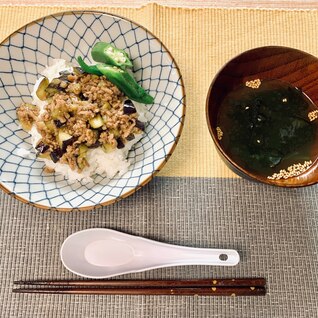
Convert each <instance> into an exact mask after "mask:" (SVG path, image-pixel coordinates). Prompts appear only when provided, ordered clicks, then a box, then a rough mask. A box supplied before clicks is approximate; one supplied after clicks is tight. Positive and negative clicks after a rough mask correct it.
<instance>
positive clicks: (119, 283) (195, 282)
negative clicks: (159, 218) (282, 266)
mask: <svg viewBox="0 0 318 318" xmlns="http://www.w3.org/2000/svg"><path fill="white" fill-rule="evenodd" d="M14 284H16V285H42V286H43V285H45V286H69V287H76V286H103V287H131V288H133V287H144V288H146V287H168V288H170V287H220V286H224V287H226V286H227V287H230V286H234V287H256V286H260V287H263V286H265V284H266V280H265V278H225V279H219V278H211V279H190V280H34V281H15V282H14Z"/></svg>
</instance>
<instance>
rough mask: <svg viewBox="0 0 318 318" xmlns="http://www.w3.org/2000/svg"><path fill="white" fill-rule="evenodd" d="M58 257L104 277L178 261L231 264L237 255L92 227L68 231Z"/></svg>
mask: <svg viewBox="0 0 318 318" xmlns="http://www.w3.org/2000/svg"><path fill="white" fill-rule="evenodd" d="M61 259H62V262H63V265H64V266H65V267H66V268H67V269H68V270H69V271H71V272H73V273H74V274H77V275H80V276H83V277H88V278H107V277H112V276H116V275H121V274H127V273H134V272H142V271H146V270H150V269H154V268H160V267H169V266H178V265H220V266H234V265H236V264H238V262H239V261H240V256H239V254H238V253H237V252H236V251H235V250H227V249H224V250H222V249H210V248H193V247H184V246H177V245H171V244H165V243H160V242H156V241H153V240H149V239H145V238H142V237H138V236H133V235H129V234H125V233H121V232H117V231H114V230H109V229H100V228H94V229H88V230H84V231H79V232H76V233H74V234H72V235H70V236H69V237H68V238H67V239H66V240H65V241H64V243H63V245H62V247H61Z"/></svg>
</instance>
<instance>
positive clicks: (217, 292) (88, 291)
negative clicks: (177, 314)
mask: <svg viewBox="0 0 318 318" xmlns="http://www.w3.org/2000/svg"><path fill="white" fill-rule="evenodd" d="M13 292H15V293H36V294H82V295H184V296H195V295H198V296H263V295H265V294H266V289H265V287H210V288H207V287H190V288H159V287H158V288H26V289H24V288H19V289H13Z"/></svg>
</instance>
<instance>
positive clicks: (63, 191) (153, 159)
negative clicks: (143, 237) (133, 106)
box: [0, 11, 185, 211]
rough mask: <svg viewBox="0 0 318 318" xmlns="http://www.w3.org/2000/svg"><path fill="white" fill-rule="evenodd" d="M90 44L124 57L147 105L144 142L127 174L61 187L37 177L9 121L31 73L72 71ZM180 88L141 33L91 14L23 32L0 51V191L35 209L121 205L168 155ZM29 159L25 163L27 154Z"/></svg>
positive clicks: (25, 144) (27, 143)
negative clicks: (61, 67) (106, 45)
mask: <svg viewBox="0 0 318 318" xmlns="http://www.w3.org/2000/svg"><path fill="white" fill-rule="evenodd" d="M97 41H105V42H112V43H113V44H114V45H115V46H117V47H119V48H122V49H125V50H126V51H127V52H128V53H129V54H130V56H131V58H132V60H133V63H134V76H135V78H136V79H137V81H138V82H139V83H140V84H141V85H142V86H143V87H144V88H146V89H147V90H149V92H150V94H151V95H152V96H154V97H155V103H154V104H153V105H149V106H147V107H148V109H149V111H150V114H151V119H150V121H149V123H148V125H147V127H146V134H145V135H144V137H143V138H142V139H141V140H140V141H139V142H138V143H137V144H136V145H135V147H134V148H133V149H132V150H131V151H130V152H129V156H128V158H129V160H130V161H131V163H132V164H131V166H130V168H129V170H128V172H127V173H125V174H124V175H123V176H121V177H115V178H113V179H112V180H111V181H109V180H106V179H105V178H103V177H102V176H96V177H95V180H94V181H95V182H94V183H90V184H85V183H81V182H77V183H73V184H71V183H69V182H68V181H67V180H65V179H64V177H63V176H62V175H58V174H45V173H43V167H44V164H43V163H42V162H40V161H38V160H36V155H35V151H34V150H33V149H32V145H31V140H30V136H29V134H28V133H26V132H25V131H23V130H22V128H21V127H20V125H19V122H18V120H17V116H16V107H17V106H19V105H20V104H21V102H23V101H24V102H31V96H30V93H31V91H32V89H33V85H34V83H35V81H36V80H37V78H38V77H39V73H40V72H41V71H42V70H43V69H44V68H45V67H46V65H49V64H50V63H51V61H52V59H56V58H62V59H65V60H68V61H71V62H74V63H75V58H76V57H77V56H83V57H85V59H86V60H88V61H90V62H93V61H92V60H91V58H90V55H89V52H90V49H91V48H92V46H93V45H94V43H95V42H97ZM184 99H185V95H184V86H183V81H182V77H181V74H180V72H179V69H178V67H177V65H176V63H175V62H174V59H173V57H172V56H171V54H170V53H169V52H168V51H167V49H166V48H165V46H164V45H163V44H162V43H161V42H160V40H159V39H157V38H156V37H155V36H154V35H153V34H151V33H150V32H149V31H147V30H146V29H145V28H143V27H142V26H140V25H138V24H135V23H134V22H132V21H129V20H127V19H124V18H122V17H118V16H114V15H111V14H107V13H104V12H97V11H72V12H63V13H58V14H54V15H50V16H47V17H44V18H41V19H39V20H36V21H34V22H32V23H29V24H27V25H26V26H24V27H22V28H21V29H19V30H18V31H16V32H14V33H13V34H11V35H10V36H9V37H8V38H6V39H5V40H4V41H3V42H2V43H1V45H0V188H2V189H3V190H4V191H5V192H7V193H9V194H12V195H13V196H15V197H16V198H17V199H19V200H21V201H23V202H27V203H31V204H33V205H35V206H37V207H41V208H46V209H48V208H52V209H56V210H61V211H70V210H74V209H81V210H88V209H92V208H94V207H98V206H102V205H107V204H111V203H114V202H116V201H118V200H119V199H121V198H124V197H126V196H128V195H130V194H132V193H134V192H135V191H136V190H138V189H139V188H140V187H142V186H143V185H145V184H146V183H147V182H149V181H150V180H151V179H152V177H153V176H154V174H155V173H156V172H157V171H159V170H160V169H161V168H162V166H163V165H164V163H165V162H166V161H167V159H168V158H169V157H170V155H171V154H172V152H173V150H174V148H175V145H176V143H177V141H178V139H179V137H180V134H181V131H182V127H183V121H184V114H185V103H184V102H185V101H184ZM28 152H29V153H30V154H29V155H26V154H27V153H28Z"/></svg>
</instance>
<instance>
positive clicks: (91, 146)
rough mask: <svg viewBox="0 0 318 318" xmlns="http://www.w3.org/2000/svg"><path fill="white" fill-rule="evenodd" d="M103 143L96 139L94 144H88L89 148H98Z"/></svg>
mask: <svg viewBox="0 0 318 318" xmlns="http://www.w3.org/2000/svg"><path fill="white" fill-rule="evenodd" d="M101 145H102V143H101V142H100V141H96V142H95V143H94V144H92V145H90V146H88V148H98V147H100V146H101Z"/></svg>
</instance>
